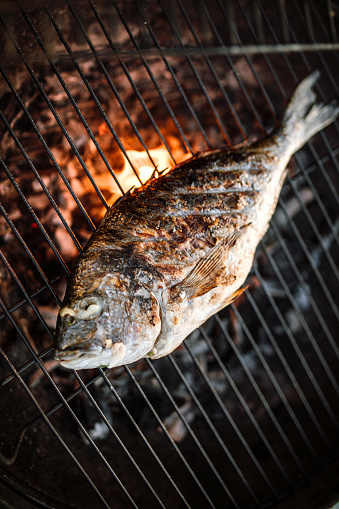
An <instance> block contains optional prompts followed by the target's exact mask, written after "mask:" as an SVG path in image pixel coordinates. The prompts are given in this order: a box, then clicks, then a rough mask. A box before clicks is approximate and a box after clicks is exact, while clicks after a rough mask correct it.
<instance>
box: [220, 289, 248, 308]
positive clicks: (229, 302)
mask: <svg viewBox="0 0 339 509" xmlns="http://www.w3.org/2000/svg"><path fill="white" fill-rule="evenodd" d="M248 286H249V285H246V286H243V287H242V288H239V290H236V291H235V292H234V293H232V295H231V296H230V297H229V298H228V299H227V301H226V303H225V306H229V305H230V304H232V302H234V301H235V299H237V298H238V297H239V296H240V295H241V294H242V293H243V292H244V291H245V290H247V288H248Z"/></svg>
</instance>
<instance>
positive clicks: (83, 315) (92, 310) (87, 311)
mask: <svg viewBox="0 0 339 509" xmlns="http://www.w3.org/2000/svg"><path fill="white" fill-rule="evenodd" d="M103 309H104V300H103V298H102V297H100V296H99V295H90V296H88V297H85V298H84V299H83V300H82V301H80V302H79V304H78V313H77V315H78V317H79V318H80V319H81V320H93V319H94V318H97V317H98V316H100V315H101V313H102V312H103Z"/></svg>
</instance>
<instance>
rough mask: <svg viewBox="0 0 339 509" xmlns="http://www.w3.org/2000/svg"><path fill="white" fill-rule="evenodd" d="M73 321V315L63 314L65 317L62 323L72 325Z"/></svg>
mask: <svg viewBox="0 0 339 509" xmlns="http://www.w3.org/2000/svg"><path fill="white" fill-rule="evenodd" d="M74 322H75V318H74V316H72V315H65V318H64V323H65V325H66V326H67V327H69V326H70V325H72V323H74Z"/></svg>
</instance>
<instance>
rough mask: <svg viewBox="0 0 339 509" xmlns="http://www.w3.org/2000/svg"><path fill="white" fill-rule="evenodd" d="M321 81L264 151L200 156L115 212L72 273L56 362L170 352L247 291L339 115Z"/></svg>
mask: <svg viewBox="0 0 339 509" xmlns="http://www.w3.org/2000/svg"><path fill="white" fill-rule="evenodd" d="M318 76H319V73H318V72H314V73H312V74H311V75H310V76H308V77H307V78H306V79H304V80H303V81H302V82H301V83H300V84H299V86H298V87H297V89H296V91H295V92H294V95H293V97H292V99H291V101H290V103H289V105H288V107H287V109H286V112H285V114H284V116H283V119H282V122H281V124H280V127H279V128H278V129H277V130H276V131H275V132H274V133H273V134H272V135H271V136H270V137H269V138H267V139H265V140H264V141H259V142H257V141H256V142H253V143H252V144H243V145H240V146H238V147H233V148H220V149H216V150H209V151H207V152H202V153H198V154H196V155H195V156H194V157H192V158H191V159H189V160H187V161H185V162H183V163H181V164H178V165H177V166H175V167H174V168H172V169H171V171H170V172H169V173H167V174H165V175H161V176H159V177H158V178H155V177H152V178H151V179H150V180H149V181H148V182H147V183H146V184H144V185H143V186H142V187H140V188H138V189H135V190H133V191H131V192H130V193H128V194H127V195H126V196H125V197H124V198H122V199H120V201H118V202H117V203H116V204H114V205H113V206H112V207H111V208H110V209H109V210H108V211H107V213H106V215H105V217H104V218H103V220H102V222H101V223H100V225H99V227H98V229H97V230H96V231H95V232H94V234H93V235H92V237H91V239H90V240H89V242H88V244H87V246H86V247H85V249H84V251H83V252H82V253H81V255H80V256H79V258H78V260H77V261H76V263H75V265H74V269H73V271H72V274H71V277H70V279H69V283H68V286H67V290H66V295H65V298H64V301H63V303H62V305H61V309H60V312H59V316H58V320H57V326H56V333H55V344H54V346H55V358H56V359H58V360H59V361H60V364H61V365H62V366H64V367H66V368H72V369H84V368H95V367H98V366H108V367H109V368H112V367H114V366H119V365H121V364H128V363H131V362H135V361H137V360H138V359H141V358H143V357H146V356H148V357H150V358H151V359H157V358H158V357H163V356H164V355H167V354H169V353H170V352H172V351H173V350H174V349H175V348H177V347H178V346H179V345H180V344H181V342H182V341H183V340H184V339H185V338H186V337H187V336H188V334H190V333H191V332H192V331H193V330H194V329H196V328H197V327H199V326H200V325H201V324H202V323H204V322H205V321H206V320H207V319H208V318H209V317H210V316H212V315H213V314H214V313H216V312H217V311H219V310H220V309H222V308H223V307H225V306H227V304H229V303H230V302H232V301H233V300H234V299H235V298H236V297H237V295H239V294H240V293H241V292H242V290H243V285H244V282H245V280H246V277H247V275H248V273H249V271H250V269H251V266H252V263H253V257H254V253H255V250H256V247H257V245H258V243H259V242H260V240H261V238H262V237H263V236H264V234H265V232H266V231H267V229H268V226H269V222H270V219H271V217H272V214H273V212H274V210H275V207H276V203H277V200H278V197H279V193H280V190H281V187H282V184H283V181H284V178H285V176H286V166H287V164H288V162H289V160H290V158H291V156H292V155H293V154H294V152H296V151H297V150H298V149H300V148H301V147H302V146H303V145H304V144H305V143H306V142H307V141H308V140H309V139H310V138H311V137H312V136H313V135H314V134H315V133H317V132H318V131H319V130H321V129H323V128H324V127H326V126H327V125H328V124H330V123H331V122H333V120H334V119H335V118H336V117H337V116H338V114H339V107H338V106H337V105H335V104H334V103H330V104H328V105H323V104H316V103H315V94H314V92H313V91H312V86H313V85H314V83H315V82H316V80H317V78H318Z"/></svg>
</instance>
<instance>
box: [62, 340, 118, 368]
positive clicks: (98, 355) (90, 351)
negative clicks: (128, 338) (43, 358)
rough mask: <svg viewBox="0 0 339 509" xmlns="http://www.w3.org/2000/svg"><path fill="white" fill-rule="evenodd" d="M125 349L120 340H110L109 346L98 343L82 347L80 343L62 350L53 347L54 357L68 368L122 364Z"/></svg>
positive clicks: (109, 366)
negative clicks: (113, 341)
mask: <svg viewBox="0 0 339 509" xmlns="http://www.w3.org/2000/svg"><path fill="white" fill-rule="evenodd" d="M125 351H126V346H125V344H124V343H123V342H122V341H119V342H117V343H112V342H110V345H109V347H103V346H99V345H91V346H86V347H84V345H81V343H80V344H78V345H74V346H69V347H67V348H64V349H62V350H59V349H55V351H54V358H55V359H56V360H57V361H59V362H60V364H61V366H63V367H64V368H68V369H90V368H99V367H108V368H112V367H113V366H117V365H120V364H122V363H121V362H120V361H121V360H122V359H123V358H124V357H125ZM119 363H120V364H119Z"/></svg>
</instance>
